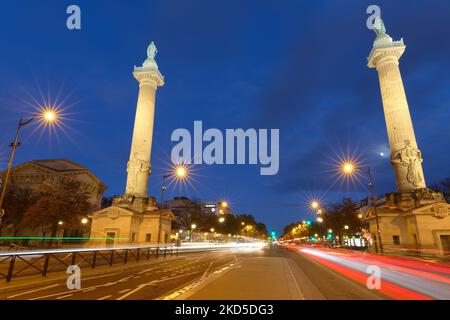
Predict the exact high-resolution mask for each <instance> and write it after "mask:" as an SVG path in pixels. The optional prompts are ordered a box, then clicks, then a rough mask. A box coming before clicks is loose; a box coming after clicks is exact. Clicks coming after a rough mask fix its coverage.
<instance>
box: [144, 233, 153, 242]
mask: <svg viewBox="0 0 450 320" xmlns="http://www.w3.org/2000/svg"><path fill="white" fill-rule="evenodd" d="M145 241H146V242H151V241H152V234H151V233H147V234H146V235H145Z"/></svg>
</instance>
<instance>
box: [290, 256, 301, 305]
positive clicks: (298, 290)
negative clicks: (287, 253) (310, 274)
mask: <svg viewBox="0 0 450 320" xmlns="http://www.w3.org/2000/svg"><path fill="white" fill-rule="evenodd" d="M286 264H287V266H288V270H289V275H290V276H291V278H292V281H288V283H294V284H295V288H296V290H297V292H298V295H299V296H300V300H305V296H304V294H303V292H302V290H300V287H299V285H298V282H297V279H295V276H294V273H293V272H292V268H291V265H290V264H289V261H287V262H286Z"/></svg>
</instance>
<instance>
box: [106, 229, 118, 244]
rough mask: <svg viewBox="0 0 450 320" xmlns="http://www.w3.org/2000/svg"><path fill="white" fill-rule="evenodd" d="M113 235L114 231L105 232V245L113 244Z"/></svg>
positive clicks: (114, 235)
mask: <svg viewBox="0 0 450 320" xmlns="http://www.w3.org/2000/svg"><path fill="white" fill-rule="evenodd" d="M115 237H116V233H115V232H108V233H106V245H107V246H112V245H114V238H115Z"/></svg>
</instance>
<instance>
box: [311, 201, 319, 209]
mask: <svg viewBox="0 0 450 320" xmlns="http://www.w3.org/2000/svg"><path fill="white" fill-rule="evenodd" d="M318 207H319V202H317V201H312V202H311V208H313V209H317V208H318Z"/></svg>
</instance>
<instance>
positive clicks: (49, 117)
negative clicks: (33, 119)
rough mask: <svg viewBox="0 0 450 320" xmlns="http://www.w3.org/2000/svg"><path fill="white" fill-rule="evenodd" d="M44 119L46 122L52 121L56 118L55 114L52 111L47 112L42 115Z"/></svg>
mask: <svg viewBox="0 0 450 320" xmlns="http://www.w3.org/2000/svg"><path fill="white" fill-rule="evenodd" d="M44 117H45V119H46V120H47V121H53V120H55V118H56V114H55V113H54V112H53V111H47V112H46V113H45V114H44Z"/></svg>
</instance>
